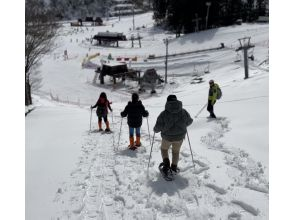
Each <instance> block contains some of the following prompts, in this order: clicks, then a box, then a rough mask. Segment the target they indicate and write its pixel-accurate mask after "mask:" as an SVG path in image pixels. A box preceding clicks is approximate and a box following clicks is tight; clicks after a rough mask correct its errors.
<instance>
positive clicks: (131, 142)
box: [129, 127, 141, 146]
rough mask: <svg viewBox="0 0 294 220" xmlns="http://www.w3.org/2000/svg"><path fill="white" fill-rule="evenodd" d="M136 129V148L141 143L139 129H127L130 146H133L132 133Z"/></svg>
mask: <svg viewBox="0 0 294 220" xmlns="http://www.w3.org/2000/svg"><path fill="white" fill-rule="evenodd" d="M135 129H136V146H140V145H141V142H140V136H141V128H140V127H138V128H132V127H129V131H130V145H131V146H132V145H134V132H135Z"/></svg>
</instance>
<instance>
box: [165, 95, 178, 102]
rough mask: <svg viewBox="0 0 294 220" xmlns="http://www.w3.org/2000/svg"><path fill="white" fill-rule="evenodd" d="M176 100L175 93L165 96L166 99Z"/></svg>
mask: <svg viewBox="0 0 294 220" xmlns="http://www.w3.org/2000/svg"><path fill="white" fill-rule="evenodd" d="M176 100H177V97H176V95H169V96H168V97H167V101H176Z"/></svg>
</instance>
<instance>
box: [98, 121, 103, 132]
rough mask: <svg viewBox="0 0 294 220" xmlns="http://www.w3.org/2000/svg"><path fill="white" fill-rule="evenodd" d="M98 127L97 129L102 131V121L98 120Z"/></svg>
mask: <svg viewBox="0 0 294 220" xmlns="http://www.w3.org/2000/svg"><path fill="white" fill-rule="evenodd" d="M98 127H99V130H98V131H103V129H102V121H98Z"/></svg>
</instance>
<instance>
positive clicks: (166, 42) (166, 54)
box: [163, 38, 168, 83]
mask: <svg viewBox="0 0 294 220" xmlns="http://www.w3.org/2000/svg"><path fill="white" fill-rule="evenodd" d="M163 42H164V43H165V46H166V53H165V80H164V82H165V83H167V60H168V38H165V39H164V40H163Z"/></svg>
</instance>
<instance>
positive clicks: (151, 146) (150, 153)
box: [147, 132, 155, 175]
mask: <svg viewBox="0 0 294 220" xmlns="http://www.w3.org/2000/svg"><path fill="white" fill-rule="evenodd" d="M154 137H155V132H153V138H152V144H151V149H150V155H149V161H148V168H147V175H149V166H150V159H151V154H152V148H153V144H154Z"/></svg>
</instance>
